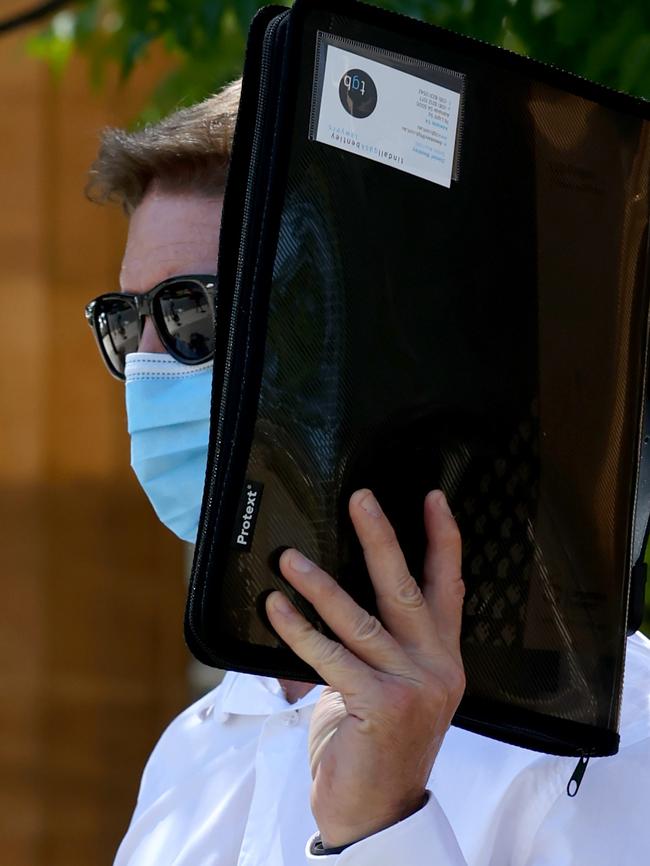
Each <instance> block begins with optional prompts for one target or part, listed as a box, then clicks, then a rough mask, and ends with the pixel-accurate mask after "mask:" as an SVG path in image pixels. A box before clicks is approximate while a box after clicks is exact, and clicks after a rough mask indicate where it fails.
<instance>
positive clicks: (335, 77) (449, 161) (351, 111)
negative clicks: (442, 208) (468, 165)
mask: <svg viewBox="0 0 650 866" xmlns="http://www.w3.org/2000/svg"><path fill="white" fill-rule="evenodd" d="M326 51H327V53H326V56H325V63H324V69H321V70H320V72H319V74H320V76H321V80H320V82H319V90H320V105H319V106H318V115H317V118H318V119H317V125H316V131H315V134H314V138H315V139H316V140H317V141H320V142H322V143H323V144H329V145H332V146H333V147H337V148H339V149H341V150H345V151H348V152H349V153H356V154H358V155H359V156H362V157H365V158H366V159H371V160H374V161H375V162H381V163H384V165H389V166H391V167H392V168H396V169H399V170H400V171H405V172H407V173H408V174H413V175H416V176H417V177H421V178H423V179H424V180H429V181H432V182H433V183H437V184H441V185H442V186H446V187H450V186H451V180H452V174H453V168H454V157H455V150H456V139H457V131H458V118H459V108H460V93H459V92H456V91H454V90H451V89H449V88H447V87H443V86H441V85H439V84H436V83H434V82H433V81H431V80H428V79H429V78H431V77H432V76H428V78H423V77H420V76H419V75H417V74H411V73H409V72H404V71H402V70H401V69H398V68H396V67H395V64H388V63H382V62H380V61H378V60H373V59H371V58H369V57H367V56H364V55H363V54H359V53H356V52H355V51H353V50H349V49H347V48H340V47H338V46H336V45H331V44H328V45H327V46H326ZM421 66H423V67H424V66H425V64H421ZM414 68H415V70H416V71H417V67H414ZM432 68H433V67H432ZM449 74H450V75H455V74H456V73H452V72H450V73H449ZM459 78H460V76H459Z"/></svg>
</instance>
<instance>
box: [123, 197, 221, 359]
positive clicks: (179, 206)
mask: <svg viewBox="0 0 650 866" xmlns="http://www.w3.org/2000/svg"><path fill="white" fill-rule="evenodd" d="M222 205H223V197H222V196H217V197H213V198H207V197H205V196H201V195H200V194H198V193H194V192H165V191H163V190H160V189H159V188H158V187H157V186H156V185H155V184H154V185H153V186H152V187H151V188H150V189H149V191H148V192H147V194H146V195H145V197H144V198H143V200H142V202H141V203H140V204H139V205H138V207H137V208H136V209H135V211H134V212H133V214H132V215H131V219H130V221H129V234H128V239H127V243H126V250H125V252H124V258H123V260H122V270H121V272H120V288H121V290H122V291H123V292H138V293H144V292H147V291H149V289H151V288H153V287H154V286H155V285H156V284H157V283H160V282H162V280H165V279H167V278H168V277H176V276H181V275H182V274H213V273H215V271H216V262H217V250H218V246H219V228H220V226H221V208H222ZM138 351H139V352H164V351H165V349H164V347H163V345H162V343H161V342H160V340H159V338H158V334H157V333H156V330H155V328H154V326H153V323H152V322H151V319H150V318H149V317H147V319H146V320H145V326H144V331H143V333H142V338H141V340H140V345H139V346H138Z"/></svg>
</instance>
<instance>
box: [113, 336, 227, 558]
mask: <svg viewBox="0 0 650 866" xmlns="http://www.w3.org/2000/svg"><path fill="white" fill-rule="evenodd" d="M125 375H126V414H127V421H128V428H129V433H130V435H131V466H132V467H133V469H134V471H135V474H136V475H137V476H138V481H139V482H140V484H141V485H142V487H143V489H144V492H145V493H146V494H147V496H148V497H149V500H150V502H151V504H152V505H153V507H154V510H155V512H156V514H157V515H158V517H159V518H160V520H161V521H162V523H164V524H165V526H167V527H168V528H169V529H171V531H172V532H174V533H175V534H176V535H178V537H179V538H182V539H183V540H184V541H192V542H194V541H196V534H197V531H198V526H199V514H200V511H201V499H202V497H203V482H204V480H205V467H206V463H207V457H208V438H209V433H210V395H211V391H212V361H207V362H206V363H205V364H199V365H197V366H195V367H190V366H188V365H187V364H181V363H180V362H178V361H176V360H174V358H172V357H170V356H169V355H163V354H157V353H153V352H134V353H133V354H130V355H127V356H126V369H125Z"/></svg>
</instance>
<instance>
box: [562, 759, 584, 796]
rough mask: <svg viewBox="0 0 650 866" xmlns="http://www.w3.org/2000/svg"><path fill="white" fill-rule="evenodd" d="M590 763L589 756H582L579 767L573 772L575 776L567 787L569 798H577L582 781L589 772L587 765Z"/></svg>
mask: <svg viewBox="0 0 650 866" xmlns="http://www.w3.org/2000/svg"><path fill="white" fill-rule="evenodd" d="M588 763H589V755H580V760H579V761H578V765H577V767H576V768H575V770H574V771H573V776H571V778H570V779H569V784H568V785H567V786H566V792H567V795H568V796H569V797H575V795H576V794H577V793H578V791H579V790H580V785H581V784H582V779H583V777H584V774H585V773H586V772H587V764H588Z"/></svg>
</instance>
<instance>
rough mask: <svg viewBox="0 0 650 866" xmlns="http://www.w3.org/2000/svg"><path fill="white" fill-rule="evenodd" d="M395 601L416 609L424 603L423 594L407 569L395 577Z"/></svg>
mask: <svg viewBox="0 0 650 866" xmlns="http://www.w3.org/2000/svg"><path fill="white" fill-rule="evenodd" d="M397 601H398V602H400V603H401V604H402V605H404V606H405V607H409V608H413V609H417V608H420V607H422V606H423V605H424V604H425V600H424V596H423V595H422V592H421V590H420V587H419V586H418V585H417V582H416V581H415V580H414V579H413V577H412V575H411V574H409V572H408V571H404V572H402V574H401V575H400V576H399V577H398V578H397Z"/></svg>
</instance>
